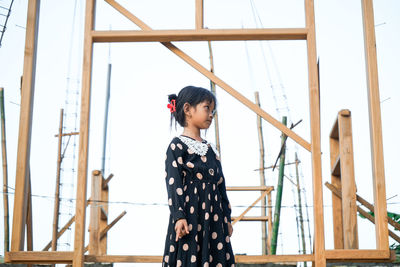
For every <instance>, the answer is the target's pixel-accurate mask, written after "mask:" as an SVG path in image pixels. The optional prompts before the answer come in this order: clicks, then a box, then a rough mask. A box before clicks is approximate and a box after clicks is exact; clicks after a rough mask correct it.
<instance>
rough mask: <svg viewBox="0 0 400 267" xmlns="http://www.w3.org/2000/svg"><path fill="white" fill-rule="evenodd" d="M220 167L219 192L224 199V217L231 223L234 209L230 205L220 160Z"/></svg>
mask: <svg viewBox="0 0 400 267" xmlns="http://www.w3.org/2000/svg"><path fill="white" fill-rule="evenodd" d="M218 165H219V166H218V167H219V169H220V170H219V173H220V175H221V177H220V179H219V181H218V190H219V192H220V194H221V197H222V201H221V202H222V210H223V213H224V216H225V217H226V218H227V219H228V222H231V213H232V209H231V204H230V203H229V199H228V195H227V194H226V187H225V177H224V174H223V172H222V166H221V163H220V161H219V160H218Z"/></svg>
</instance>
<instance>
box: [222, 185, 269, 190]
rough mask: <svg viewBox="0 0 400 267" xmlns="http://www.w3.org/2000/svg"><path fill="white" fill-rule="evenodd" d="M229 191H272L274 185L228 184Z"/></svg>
mask: <svg viewBox="0 0 400 267" xmlns="http://www.w3.org/2000/svg"><path fill="white" fill-rule="evenodd" d="M226 190H227V191H272V190H274V187H273V186H265V185H262V186H227V187H226Z"/></svg>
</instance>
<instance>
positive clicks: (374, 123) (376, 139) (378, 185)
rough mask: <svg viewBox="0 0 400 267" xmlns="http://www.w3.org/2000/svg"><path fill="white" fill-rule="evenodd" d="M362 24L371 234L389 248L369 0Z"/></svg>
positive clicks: (379, 245)
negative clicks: (371, 192) (372, 214)
mask: <svg viewBox="0 0 400 267" xmlns="http://www.w3.org/2000/svg"><path fill="white" fill-rule="evenodd" d="M362 14H363V27H364V45H365V63H366V69H367V87H368V111H369V124H370V138H371V151H372V155H371V156H372V157H371V161H372V177H373V185H374V206H375V225H376V226H375V235H376V247H377V248H378V249H389V248H388V244H389V239H388V225H387V219H386V218H387V216H386V214H387V210H386V188H385V167H384V161H383V141H382V122H381V107H380V97H379V82H378V63H377V56H376V41H375V24H374V11H373V4H372V0H362Z"/></svg>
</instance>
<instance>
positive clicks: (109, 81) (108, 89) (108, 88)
mask: <svg viewBox="0 0 400 267" xmlns="http://www.w3.org/2000/svg"><path fill="white" fill-rule="evenodd" d="M110 88H111V64H110V63H109V64H108V72H107V92H106V105H105V110H104V129H103V155H102V158H101V173H102V174H103V175H104V171H105V165H106V148H107V126H108V107H109V103H110Z"/></svg>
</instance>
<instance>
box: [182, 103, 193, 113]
mask: <svg viewBox="0 0 400 267" xmlns="http://www.w3.org/2000/svg"><path fill="white" fill-rule="evenodd" d="M183 112H184V113H185V115H186V116H190V115H191V114H190V104H189V103H188V102H186V103H185V104H184V105H183Z"/></svg>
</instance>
